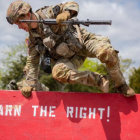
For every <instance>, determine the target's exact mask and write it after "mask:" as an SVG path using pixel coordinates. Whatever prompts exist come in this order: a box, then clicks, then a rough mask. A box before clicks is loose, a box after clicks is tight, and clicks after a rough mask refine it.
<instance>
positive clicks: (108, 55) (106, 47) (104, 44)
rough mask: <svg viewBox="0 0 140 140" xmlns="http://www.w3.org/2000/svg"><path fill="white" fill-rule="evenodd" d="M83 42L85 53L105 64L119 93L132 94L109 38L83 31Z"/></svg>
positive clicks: (132, 91) (116, 52)
mask: <svg viewBox="0 0 140 140" xmlns="http://www.w3.org/2000/svg"><path fill="white" fill-rule="evenodd" d="M83 36H84V37H86V38H84V44H85V48H86V53H87V55H88V56H89V57H96V58H98V59H99V60H100V61H101V62H102V63H105V64H106V67H107V69H108V72H109V74H110V76H111V78H112V80H113V81H114V82H115V87H116V89H117V90H118V92H120V93H124V95H126V96H133V95H134V94H135V92H134V90H133V89H131V88H130V87H129V86H128V85H127V84H126V81H125V79H124V76H123V74H122V72H121V70H120V63H119V58H118V51H116V50H114V49H113V48H112V46H111V44H110V40H109V39H108V38H106V37H102V36H96V35H94V34H91V33H88V32H86V31H85V30H84V31H83Z"/></svg>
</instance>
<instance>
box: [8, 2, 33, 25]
mask: <svg viewBox="0 0 140 140" xmlns="http://www.w3.org/2000/svg"><path fill="white" fill-rule="evenodd" d="M30 9H31V6H30V5H29V4H28V3H26V2H24V1H22V0H16V1H15V2H13V3H11V4H10V6H9V8H8V10H7V20H8V22H9V23H10V24H13V23H15V22H16V21H17V20H18V18H19V17H20V16H21V15H25V14H27V13H28V12H29V11H30Z"/></svg>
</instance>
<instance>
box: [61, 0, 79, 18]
mask: <svg viewBox="0 0 140 140" xmlns="http://www.w3.org/2000/svg"><path fill="white" fill-rule="evenodd" d="M61 8H62V13H63V12H64V11H69V12H70V16H71V18H72V17H74V16H77V15H78V12H79V5H78V4H77V3H76V2H74V1H71V2H66V3H64V4H62V7H61Z"/></svg>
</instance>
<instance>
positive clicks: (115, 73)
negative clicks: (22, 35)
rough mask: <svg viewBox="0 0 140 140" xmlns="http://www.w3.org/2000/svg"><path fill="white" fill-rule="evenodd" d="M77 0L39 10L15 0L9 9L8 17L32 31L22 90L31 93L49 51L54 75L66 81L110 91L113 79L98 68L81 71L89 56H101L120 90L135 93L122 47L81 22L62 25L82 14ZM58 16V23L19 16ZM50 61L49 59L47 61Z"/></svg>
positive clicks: (22, 27)
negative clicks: (125, 73) (124, 65)
mask: <svg viewBox="0 0 140 140" xmlns="http://www.w3.org/2000/svg"><path fill="white" fill-rule="evenodd" d="M78 11H79V6H78V4H77V3H76V2H66V3H64V4H58V5H55V6H45V7H43V8H40V9H39V10H37V11H36V12H33V11H32V8H31V6H30V5H29V4H28V3H26V2H24V1H21V0H18V1H15V2H13V3H11V5H10V6H9V8H8V10H7V17H6V18H7V21H8V22H9V23H10V24H16V25H18V27H19V29H23V30H25V31H27V32H29V45H28V49H29V56H28V57H27V64H26V65H27V66H28V74H27V75H26V80H25V84H24V85H23V86H22V88H21V92H22V94H23V95H24V96H25V97H29V96H30V95H31V92H32V90H33V89H35V90H39V89H38V88H37V83H38V73H39V62H40V58H41V57H42V56H44V54H46V52H47V57H50V58H51V64H52V65H53V67H52V75H53V78H54V79H56V80H58V81H59V82H62V83H72V84H75V83H79V84H84V85H88V86H96V87H98V88H99V89H100V90H101V91H102V92H104V93H107V92H108V91H109V80H108V78H107V77H106V76H103V75H100V74H98V73H95V72H90V71H84V72H80V71H78V68H79V67H80V66H81V65H82V64H83V62H84V60H85V59H86V58H87V57H90V58H98V59H99V60H100V61H101V62H102V63H105V64H106V67H107V70H108V72H109V75H110V77H111V78H112V80H113V81H114V83H115V88H116V91H117V92H118V93H123V94H124V95H125V96H127V97H130V96H133V95H134V94H135V92H134V90H133V89H132V88H130V87H129V86H128V85H127V84H126V81H125V79H124V77H123V75H122V72H121V71H120V66H119V58H118V51H116V50H114V49H113V47H112V46H111V44H110V41H109V39H108V38H107V37H103V36H99V35H95V34H92V33H89V32H88V31H86V30H85V29H83V28H81V27H79V26H77V25H74V26H72V25H62V24H61V22H63V21H66V20H68V19H71V18H75V17H76V16H77V15H78ZM50 18H51V19H56V21H57V23H58V25H44V24H42V23H35V22H33V23H21V22H20V21H19V20H21V19H24V20H41V19H50ZM47 62H49V60H48V61H47Z"/></svg>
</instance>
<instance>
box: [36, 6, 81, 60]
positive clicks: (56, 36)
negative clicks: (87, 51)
mask: <svg viewBox="0 0 140 140" xmlns="http://www.w3.org/2000/svg"><path fill="white" fill-rule="evenodd" d="M60 12H61V9H60V7H59V5H57V6H55V7H52V6H49V7H48V6H45V7H43V8H41V9H39V10H37V11H36V13H35V14H36V16H37V17H38V19H47V18H48V19H49V18H56V17H57V15H58V14H59V13H60ZM40 28H41V29H42V31H40V32H41V34H40V35H41V38H42V40H43V42H44V45H45V46H46V47H47V49H48V50H49V52H50V55H51V57H52V58H55V59H59V58H60V57H72V56H73V55H74V54H75V53H77V52H78V51H79V50H80V49H81V48H82V44H81V43H80V41H79V37H78V33H77V30H76V28H75V27H74V26H72V25H66V26H62V27H61V28H60V27H59V26H57V25H51V26H49V25H44V24H40ZM45 41H46V42H45ZM47 41H48V42H47ZM61 43H63V44H67V46H66V47H68V49H69V51H70V52H71V53H68V54H65V56H64V55H63V54H64V53H62V54H61V53H60V54H58V52H63V51H59V50H58V49H57V47H58V46H59V48H60V49H62V48H64V46H63V47H61V46H62V44H61ZM46 44H47V45H46ZM65 49H66V48H64V50H65ZM56 50H58V52H56ZM69 54H71V55H70V56H69Z"/></svg>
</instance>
